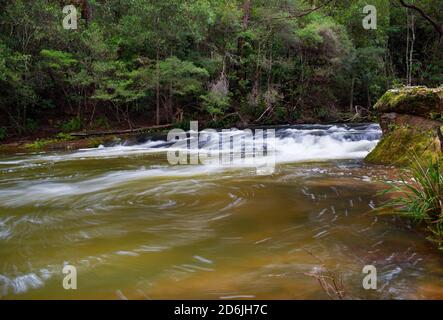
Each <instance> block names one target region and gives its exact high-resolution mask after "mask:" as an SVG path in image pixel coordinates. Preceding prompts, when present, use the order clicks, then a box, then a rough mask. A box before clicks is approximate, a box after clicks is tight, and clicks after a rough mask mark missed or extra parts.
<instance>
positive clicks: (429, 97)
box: [374, 86, 443, 120]
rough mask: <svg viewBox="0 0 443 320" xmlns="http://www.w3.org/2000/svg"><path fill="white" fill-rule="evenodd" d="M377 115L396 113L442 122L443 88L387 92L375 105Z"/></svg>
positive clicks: (409, 88)
mask: <svg viewBox="0 0 443 320" xmlns="http://www.w3.org/2000/svg"><path fill="white" fill-rule="evenodd" d="M374 109H375V110H376V111H377V113H379V114H380V113H389V112H396V113H401V114H409V115H416V116H421V117H424V118H427V119H432V120H437V119H438V120H443V86H442V87H439V88H427V87H404V88H401V89H393V90H389V91H387V92H386V93H385V94H384V95H383V96H382V97H381V98H380V100H379V101H378V102H377V103H376V104H375V106H374Z"/></svg>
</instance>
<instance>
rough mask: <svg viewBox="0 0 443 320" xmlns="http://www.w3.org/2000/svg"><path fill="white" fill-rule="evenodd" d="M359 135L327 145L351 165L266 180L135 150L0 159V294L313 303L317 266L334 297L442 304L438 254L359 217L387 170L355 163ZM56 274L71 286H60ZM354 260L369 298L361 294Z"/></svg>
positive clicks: (312, 166) (296, 163) (389, 220)
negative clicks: (368, 278)
mask: <svg viewBox="0 0 443 320" xmlns="http://www.w3.org/2000/svg"><path fill="white" fill-rule="evenodd" d="M308 129H309V130H312V129H311V128H307V129H306V130H308ZM309 132H310V131H309ZM309 132H308V135H309V136H310V135H311V133H309ZM334 133H335V131H334V132H333V133H327V134H326V135H323V136H322V137H321V138H319V139H317V140H316V139H314V140H313V141H310V140H309V141H308V142H309V143H308V142H307V140H306V138H305V137H304V138H303V139H301V140H300V139H299V135H298V134H297V137H298V138H294V137H292V138H291V137H289V138H291V139H292V140H293V142H292V144H291V143H286V142H288V141H290V139H289V140H288V141H286V142H285V143H284V146H285V148H293V149H297V148H299V147H300V145H303V146H305V145H306V146H308V145H309V144H310V143H311V142H312V143H313V144H312V145H314V144H315V145H316V146H318V145H320V146H321V144H322V143H324V142H325V141H323V140H324V139H326V138H325V137H329V136H330V135H331V134H332V135H333V134H334ZM303 135H305V133H303ZM309 139H310V138H309ZM365 139H369V138H364V137H363V138H359V139H355V140H358V141H357V142H358V146H357V145H353V144H351V140H349V139H348V140H347V138H343V137H341V138H340V139H338V141H341V142H342V147H343V148H350V147H352V148H354V149H352V148H351V149H352V150H348V155H349V158H352V159H346V158H348V156H347V155H346V154H345V155H344V156H341V157H340V156H338V155H335V156H334V157H333V158H334V159H335V160H327V161H324V159H322V161H315V162H306V161H301V160H300V159H298V160H297V159H291V158H289V159H287V158H286V159H285V161H281V162H279V161H277V167H276V171H275V173H274V174H272V175H257V174H256V171H255V170H254V169H252V168H229V169H226V168H225V169H222V170H219V168H213V167H211V168H208V167H205V166H179V167H172V166H170V165H169V164H168V163H167V161H166V156H165V152H164V151H161V150H160V151H159V150H152V149H151V147H149V145H146V144H144V145H141V146H132V147H114V148H104V149H96V150H90V151H77V152H73V153H54V154H52V153H49V154H36V155H16V156H3V157H0V177H1V178H0V297H1V298H3V299H29V298H30V299H56V298H61V299H101V298H104V299H125V298H128V299H194V298H198V299H230V298H255V299H323V298H328V296H327V295H326V294H325V293H324V291H323V290H322V288H321V287H320V286H319V284H318V282H317V281H316V280H315V279H314V278H312V277H310V276H308V275H306V273H310V272H315V271H317V272H318V270H321V266H322V265H324V266H325V267H326V268H328V269H330V270H333V271H334V272H336V273H337V274H338V275H339V276H341V277H342V278H343V283H344V287H345V289H346V296H347V298H358V299H365V298H371V299H391V298H395V299H405V298H412V299H416V298H418V299H423V298H431V299H443V281H442V279H443V256H442V255H441V253H439V252H437V250H436V249H435V248H434V247H433V246H432V244H430V243H429V242H428V241H427V240H426V239H425V235H424V233H420V232H418V231H416V229H415V228H414V229H411V228H410V226H409V225H408V224H407V223H406V222H404V221H401V220H399V219H398V218H393V217H380V216H376V215H374V214H373V213H372V212H371V210H372V209H371V208H373V207H375V206H377V205H378V204H379V203H380V201H381V199H379V198H377V197H376V194H377V192H378V191H380V190H381V189H383V188H384V187H385V186H384V184H383V183H382V182H381V181H382V180H390V179H395V178H396V177H397V176H398V173H397V172H396V171H394V170H393V169H391V168H386V167H377V166H369V165H364V164H363V162H362V160H361V154H360V153H358V152H361V153H367V152H368V150H369V149H370V148H372V147H373V145H375V144H374V143H373V142H370V141H372V140H373V139H372V140H371V139H369V140H367V141H368V143H369V142H370V143H369V144H367V145H364V146H362V145H361V143H360V142H361V141H362V140H365ZM352 143H353V142H352ZM375 143H376V141H375ZM306 146H305V147H306ZM306 148H308V147H306ZM333 148H335V146H333ZM355 148H357V149H355ZM359 148H360V149H359ZM361 148H363V149H361ZM309 150H312V148H311V149H309ZM321 150H325V149H324V147H321V148H320V151H319V153H318V154H322V152H321ZM328 152H330V153H332V151H328ZM353 152H354V153H355V152H357V153H358V154H354V153H353ZM310 157H311V158H313V159H315V158H316V157H315V156H310ZM317 158H319V157H318V156H317ZM340 158H343V159H340ZM65 264H69V265H73V266H76V267H77V270H78V289H77V290H69V291H68V290H64V289H63V287H62V280H63V277H64V275H63V274H62V268H63V265H65ZM368 264H372V265H374V266H376V267H377V270H378V289H377V290H376V291H367V290H364V289H363V288H362V279H363V277H364V276H365V275H364V274H363V273H362V268H363V266H365V265H368Z"/></svg>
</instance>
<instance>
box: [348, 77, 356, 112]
mask: <svg viewBox="0 0 443 320" xmlns="http://www.w3.org/2000/svg"><path fill="white" fill-rule="evenodd" d="M354 87H355V78H352V81H351V94H350V97H349V110H350V111H351V112H353V111H354Z"/></svg>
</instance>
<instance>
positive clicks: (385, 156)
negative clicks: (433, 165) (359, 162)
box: [366, 126, 440, 166]
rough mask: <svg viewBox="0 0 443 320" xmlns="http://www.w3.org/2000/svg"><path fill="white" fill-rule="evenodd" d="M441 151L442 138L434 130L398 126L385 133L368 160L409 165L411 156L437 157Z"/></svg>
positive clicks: (375, 162) (386, 163) (376, 162)
mask: <svg viewBox="0 0 443 320" xmlns="http://www.w3.org/2000/svg"><path fill="white" fill-rule="evenodd" d="M439 152H440V140H439V139H438V137H437V134H436V131H434V130H425V131H422V130H417V129H416V128H411V127H408V126H401V127H396V128H395V129H393V130H392V131H391V132H389V133H387V134H385V135H384V137H383V138H382V140H381V141H380V143H379V144H378V145H377V147H376V148H375V149H374V150H373V151H372V152H371V153H370V154H369V155H368V156H367V158H366V161H368V162H370V163H374V164H385V165H396V166H407V165H409V164H410V163H411V160H412V159H411V156H412V155H413V154H416V155H418V156H420V157H421V158H425V159H430V158H436V157H437V155H438V153H439Z"/></svg>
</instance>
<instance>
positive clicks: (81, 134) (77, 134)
mask: <svg viewBox="0 0 443 320" xmlns="http://www.w3.org/2000/svg"><path fill="white" fill-rule="evenodd" d="M172 127H173V125H172V124H163V125H159V126H152V127H143V128H136V129H129V130H115V131H92V132H74V133H71V134H70V135H71V136H72V137H81V138H87V137H99V136H110V135H115V134H132V133H141V132H146V131H150V130H158V129H168V128H172Z"/></svg>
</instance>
